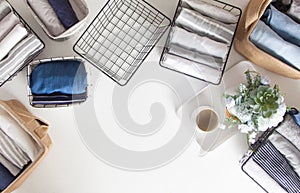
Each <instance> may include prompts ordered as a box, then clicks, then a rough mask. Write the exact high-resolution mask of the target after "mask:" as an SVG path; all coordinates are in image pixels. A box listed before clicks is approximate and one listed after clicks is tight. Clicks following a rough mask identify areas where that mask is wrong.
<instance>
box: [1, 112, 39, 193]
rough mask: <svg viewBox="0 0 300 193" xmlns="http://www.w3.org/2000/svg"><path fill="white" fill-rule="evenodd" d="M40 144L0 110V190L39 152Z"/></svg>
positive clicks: (34, 158)
mask: <svg viewBox="0 0 300 193" xmlns="http://www.w3.org/2000/svg"><path fill="white" fill-rule="evenodd" d="M41 150H42V148H41V146H40V145H39V144H38V143H37V142H36V141H35V140H34V139H33V138H32V136H31V135H29V134H28V133H27V132H26V131H25V130H24V129H23V128H22V127H20V125H19V124H18V123H17V122H16V121H15V120H14V119H13V118H12V117H11V116H10V115H9V114H8V113H7V112H5V111H3V110H0V191H2V190H4V189H6V188H7V187H8V186H9V185H10V184H11V183H12V182H13V181H14V180H15V179H16V178H17V176H18V175H19V174H20V172H21V171H22V170H23V169H25V167H26V166H27V165H28V164H30V163H31V162H34V161H35V160H36V159H37V158H38V157H39V155H40V153H41Z"/></svg>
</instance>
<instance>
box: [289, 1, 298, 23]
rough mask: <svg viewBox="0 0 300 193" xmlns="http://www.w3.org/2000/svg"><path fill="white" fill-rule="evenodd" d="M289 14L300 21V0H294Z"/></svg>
mask: <svg viewBox="0 0 300 193" xmlns="http://www.w3.org/2000/svg"><path fill="white" fill-rule="evenodd" d="M287 14H288V15H289V16H291V17H292V18H293V19H294V20H295V21H297V22H298V23H300V0H293V2H292V4H291V7H290V9H289V10H288V11H287Z"/></svg>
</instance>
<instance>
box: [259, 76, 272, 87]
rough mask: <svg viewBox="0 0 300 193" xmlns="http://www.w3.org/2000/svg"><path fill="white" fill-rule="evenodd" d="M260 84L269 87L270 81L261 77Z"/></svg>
mask: <svg viewBox="0 0 300 193" xmlns="http://www.w3.org/2000/svg"><path fill="white" fill-rule="evenodd" d="M260 83H261V84H263V85H269V84H270V79H269V78H268V77H266V76H263V77H261V79H260Z"/></svg>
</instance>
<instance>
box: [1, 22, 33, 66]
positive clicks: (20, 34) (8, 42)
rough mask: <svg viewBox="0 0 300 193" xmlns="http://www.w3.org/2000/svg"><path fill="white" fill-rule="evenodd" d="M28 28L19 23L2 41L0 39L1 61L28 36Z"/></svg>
mask: <svg viewBox="0 0 300 193" xmlns="http://www.w3.org/2000/svg"><path fill="white" fill-rule="evenodd" d="M27 35H28V32H27V30H26V29H25V28H24V26H23V25H22V24H17V25H16V26H15V27H14V28H13V29H12V30H11V31H10V32H9V33H8V34H7V35H6V36H5V37H4V38H3V39H2V40H1V41H0V50H1V52H0V61H1V60H3V58H5V56H7V54H8V53H9V52H10V51H11V50H12V49H13V48H14V47H15V46H16V45H17V44H18V43H19V42H20V41H21V40H22V39H24V38H25V37H26V36H27Z"/></svg>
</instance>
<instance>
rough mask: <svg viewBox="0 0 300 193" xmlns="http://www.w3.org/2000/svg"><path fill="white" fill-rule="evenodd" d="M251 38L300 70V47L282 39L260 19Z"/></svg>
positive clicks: (276, 56)
mask: <svg viewBox="0 0 300 193" xmlns="http://www.w3.org/2000/svg"><path fill="white" fill-rule="evenodd" d="M250 40H251V42H252V43H253V44H255V45H256V46H257V47H258V48H260V49H262V50H264V51H265V52H267V53H269V54H270V55H272V56H274V57H275V58H277V59H279V60H281V61H283V62H285V63H287V64H289V65H290V66H293V67H295V68H296V69H297V70H300V57H299V55H300V47H298V46H296V45H294V44H291V43H289V42H287V41H285V40H284V39H282V38H281V37H280V36H279V35H278V34H277V33H275V32H274V31H273V30H272V29H271V28H270V27H269V26H267V25H266V24H265V23H264V22H263V21H261V20H259V21H258V23H257V25H256V26H255V28H254V30H253V32H252V33H251V35H250Z"/></svg>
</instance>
